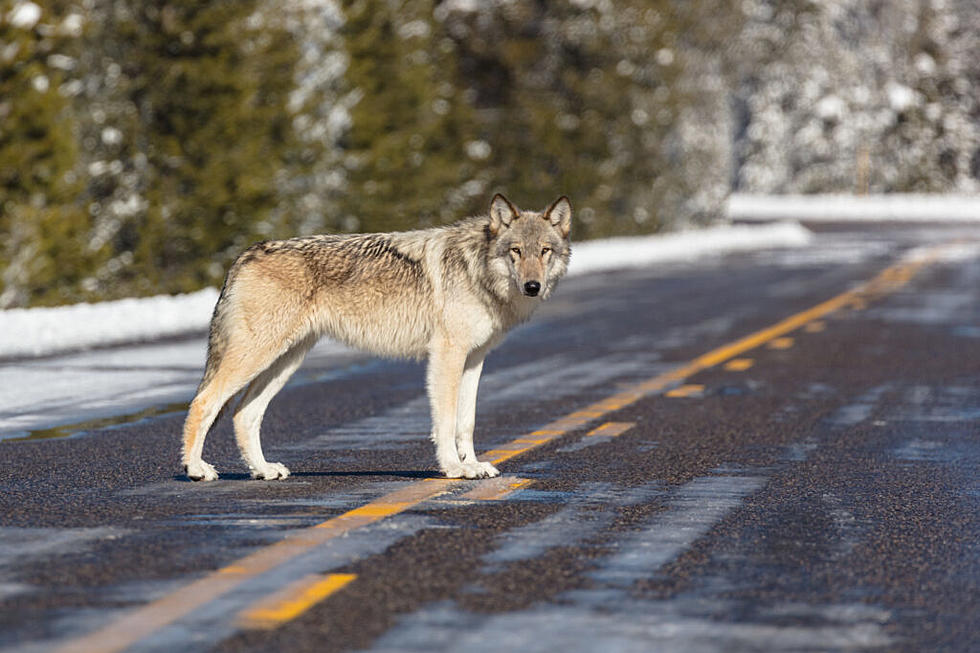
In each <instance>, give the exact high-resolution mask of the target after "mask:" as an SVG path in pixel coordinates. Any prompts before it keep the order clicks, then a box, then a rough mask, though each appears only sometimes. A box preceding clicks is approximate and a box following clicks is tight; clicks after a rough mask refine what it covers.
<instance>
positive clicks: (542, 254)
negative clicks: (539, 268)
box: [541, 247, 551, 256]
mask: <svg viewBox="0 0 980 653" xmlns="http://www.w3.org/2000/svg"><path fill="white" fill-rule="evenodd" d="M550 251H551V248H550V247H542V248H541V256H544V255H545V254H547V253H548V252H550Z"/></svg>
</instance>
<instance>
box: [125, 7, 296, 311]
mask: <svg viewBox="0 0 980 653" xmlns="http://www.w3.org/2000/svg"><path fill="white" fill-rule="evenodd" d="M259 9H260V3H259V2H257V1H254V0H253V1H250V2H241V1H234V2H233V1H230V0H225V1H222V2H209V3H201V2H196V1H195V0H162V1H160V0H158V1H156V2H154V1H151V0H144V2H141V3H139V5H138V7H137V8H136V10H135V11H134V12H133V13H132V14H130V16H129V17H128V20H124V21H122V22H119V23H117V24H116V25H114V28H115V35H116V36H117V37H118V38H119V42H118V48H119V50H118V54H117V55H116V56H117V57H118V59H117V60H118V62H119V64H120V65H121V66H122V75H123V76H124V77H125V78H126V83H125V87H124V92H125V93H126V96H127V98H128V99H129V101H130V102H131V103H132V106H133V107H134V108H135V111H136V116H137V124H136V126H135V129H136V130H137V132H136V133H135V134H132V136H131V137H132V138H133V139H134V141H135V143H134V147H133V149H134V150H135V151H136V153H137V155H138V157H139V158H145V164H143V166H142V167H143V170H142V171H141V172H142V174H143V175H144V177H145V178H144V181H143V186H144V193H143V203H144V204H143V205H144V207H145V209H144V210H142V211H139V212H138V213H137V214H136V215H135V216H132V218H131V219H130V220H128V221H127V222H126V223H125V224H124V225H122V226H121V227H120V229H119V230H118V232H117V236H116V240H117V247H120V248H131V251H132V253H133V259H132V260H133V263H132V265H131V266H130V268H129V269H128V270H127V275H126V276H125V277H122V276H120V277H119V278H117V279H115V281H116V282H117V283H119V282H122V283H124V284H127V285H132V286H135V288H136V290H137V292H160V291H170V292H173V291H186V290H193V289H196V288H199V287H201V286H202V285H206V284H215V283H220V279H221V277H222V275H223V270H224V268H225V267H226V265H227V263H228V262H229V261H230V259H231V258H233V257H234V256H235V254H237V252H238V251H239V250H241V249H242V248H243V247H245V246H246V245H247V244H249V243H251V242H253V241H255V240H258V239H261V238H262V237H268V236H282V235H286V232H288V229H285V228H284V226H285V225H283V224H276V223H274V222H273V219H274V217H275V213H274V208H275V207H276V205H277V201H278V197H277V182H278V175H279V174H280V173H281V171H282V169H283V167H284V166H285V165H286V159H287V158H288V153H289V150H290V148H291V147H293V146H294V144H295V143H294V138H293V132H292V128H291V124H290V123H291V116H290V114H289V112H288V111H287V110H286V104H287V101H288V94H289V92H290V90H291V89H292V88H293V85H294V82H293V66H294V64H295V61H296V59H297V58H298V53H297V49H296V44H295V43H294V42H293V41H292V39H291V36H290V34H289V33H288V32H287V31H286V30H284V29H281V28H277V26H276V25H274V24H271V25H270V24H269V23H268V22H267V21H266V20H264V18H265V17H264V16H263V14H262V12H260V11H259ZM135 158H137V157H134V159H135ZM127 282H128V283H127Z"/></svg>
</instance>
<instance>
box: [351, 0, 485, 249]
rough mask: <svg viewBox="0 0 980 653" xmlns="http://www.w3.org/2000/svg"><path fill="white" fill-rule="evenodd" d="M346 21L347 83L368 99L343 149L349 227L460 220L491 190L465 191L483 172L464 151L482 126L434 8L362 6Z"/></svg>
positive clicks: (366, 0) (370, 1)
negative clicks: (462, 87) (465, 92)
mask: <svg viewBox="0 0 980 653" xmlns="http://www.w3.org/2000/svg"><path fill="white" fill-rule="evenodd" d="M345 14H346V23H345V25H344V27H343V29H342V30H341V34H342V36H343V37H344V41H345V44H346V50H347V52H348V54H349V56H350V65H349V67H348V71H347V83H348V84H349V85H350V87H351V88H352V89H354V92H356V93H357V94H358V95H359V96H360V99H359V101H358V102H357V103H356V104H355V105H354V106H353V107H352V109H351V119H352V124H351V128H350V131H349V133H348V135H347V137H346V139H345V142H344V149H345V155H346V161H347V165H346V172H347V178H348V188H347V192H346V194H345V196H344V198H343V199H342V210H343V211H344V213H345V218H346V221H347V222H348V223H349V224H350V226H351V227H353V228H357V229H360V230H363V231H383V230H391V229H403V228H408V227H412V226H424V225H431V224H438V223H444V222H447V221H450V220H452V219H455V218H458V217H460V211H461V210H466V209H468V208H471V207H470V204H472V202H471V199H472V198H471V196H473V195H477V194H480V193H479V190H482V188H481V189H479V190H476V191H475V192H470V193H469V194H467V193H466V192H464V191H461V188H462V187H463V186H464V185H465V184H466V182H467V181H471V180H472V177H473V175H474V174H475V172H476V170H475V167H474V165H473V163H472V162H471V161H469V160H468V159H467V156H466V151H465V144H466V143H467V142H470V141H472V140H473V135H474V133H475V132H474V130H475V125H474V119H473V115H472V111H471V108H470V107H469V105H468V103H467V102H466V100H465V99H464V97H463V94H462V93H461V92H460V89H459V87H458V84H457V76H456V67H455V61H454V57H453V56H452V54H453V52H452V48H453V44H452V42H451V41H449V40H448V39H447V38H445V36H443V35H441V34H440V32H439V25H438V24H436V23H435V21H434V19H433V15H432V14H433V3H432V1H431V0H408V1H407V2H404V3H399V6H397V7H393V6H392V3H389V2H385V1H384V0H358V1H356V2H348V3H345ZM467 188H469V189H472V188H473V187H472V185H471V186H469V187H467Z"/></svg>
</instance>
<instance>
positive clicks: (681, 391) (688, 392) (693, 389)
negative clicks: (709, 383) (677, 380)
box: [666, 383, 704, 397]
mask: <svg viewBox="0 0 980 653" xmlns="http://www.w3.org/2000/svg"><path fill="white" fill-rule="evenodd" d="M702 392H704V386H703V385H698V384H697V383H689V384H686V385H682V386H678V387H676V388H674V389H673V390H668V391H667V394H666V396H668V397H691V396H694V395H697V394H700V393H702Z"/></svg>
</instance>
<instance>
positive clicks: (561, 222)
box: [544, 195, 572, 238]
mask: <svg viewBox="0 0 980 653" xmlns="http://www.w3.org/2000/svg"><path fill="white" fill-rule="evenodd" d="M544 219H545V220H547V221H548V222H550V223H551V224H552V226H554V227H558V231H559V232H561V236H562V238H568V234H569V233H570V232H571V230H572V203H571V202H569V201H568V198H567V197H565V196H564V195H562V196H561V197H559V198H558V199H556V200H555V203H554V204H552V205H551V206H549V207H548V210H547V211H545V212H544Z"/></svg>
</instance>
